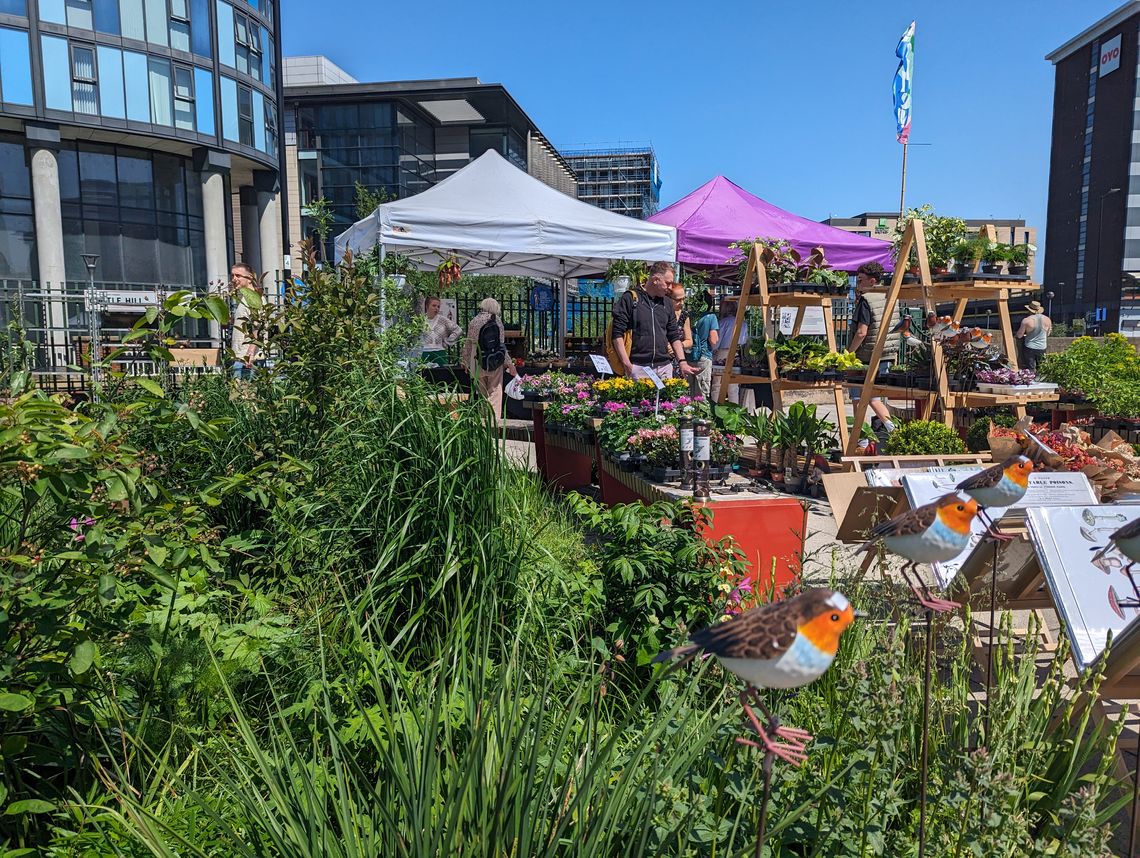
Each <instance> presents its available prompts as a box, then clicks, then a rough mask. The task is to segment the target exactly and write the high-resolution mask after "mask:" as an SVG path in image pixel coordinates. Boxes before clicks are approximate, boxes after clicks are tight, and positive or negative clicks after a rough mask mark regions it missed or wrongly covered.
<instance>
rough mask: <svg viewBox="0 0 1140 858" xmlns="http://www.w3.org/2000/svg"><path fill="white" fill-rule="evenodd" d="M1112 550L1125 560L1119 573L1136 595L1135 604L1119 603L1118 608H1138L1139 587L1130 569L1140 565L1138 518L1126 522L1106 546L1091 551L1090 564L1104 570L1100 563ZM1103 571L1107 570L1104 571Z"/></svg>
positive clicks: (1139, 525)
mask: <svg viewBox="0 0 1140 858" xmlns="http://www.w3.org/2000/svg"><path fill="white" fill-rule="evenodd" d="M1112 548H1116V550H1117V551H1119V552H1120V553H1121V554H1122V555H1124V557H1125V558H1127V560H1128V563H1127V565H1125V566H1122V567H1121V570H1120V571H1121V572H1123V573H1124V574H1125V575H1127V576H1128V580H1129V581H1130V582H1131V583H1132V591H1133V592H1134V593H1135V594H1136V601H1135V602H1128V603H1126V602H1124V601H1119V602H1117V604H1119V606H1120V607H1127V608H1140V587H1137V585H1136V579H1135V578H1134V577H1132V567H1133V566H1134V565H1136V564H1137V563H1140V518H1137V519H1136V520H1135V521H1130V522H1128V524H1126V525H1124V527H1122V528H1120V529H1119V530H1117V531H1116V532H1115V533H1113V534H1112V535H1111V536H1109V537H1108V545H1105V546H1103V547H1101V548H1094V549H1092V550H1093V551H1096V554H1095V555H1093V559H1092V562H1093V563H1094V564H1096V565H1098V566H1099V567H1100V568H1102V569H1104V568H1105V566H1104V564H1103V562H1102V561H1104V559H1105V556H1106V555H1107V554H1108V552H1109V551H1110V550H1111V549H1112ZM1105 571H1108V570H1107V569H1106V570H1105ZM1110 590H1111V588H1110ZM1112 593H1113V595H1115V591H1112ZM1114 601H1115V600H1114ZM1114 607H1115V606H1114ZM1116 613H1117V614H1120V611H1119V610H1118V609H1117V610H1116Z"/></svg>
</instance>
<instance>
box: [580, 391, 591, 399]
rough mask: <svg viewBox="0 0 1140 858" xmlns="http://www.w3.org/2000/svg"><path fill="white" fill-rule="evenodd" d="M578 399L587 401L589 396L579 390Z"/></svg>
mask: <svg viewBox="0 0 1140 858" xmlns="http://www.w3.org/2000/svg"><path fill="white" fill-rule="evenodd" d="M578 398H579V399H589V398H590V394H588V393H586V391H584V390H579V391H578Z"/></svg>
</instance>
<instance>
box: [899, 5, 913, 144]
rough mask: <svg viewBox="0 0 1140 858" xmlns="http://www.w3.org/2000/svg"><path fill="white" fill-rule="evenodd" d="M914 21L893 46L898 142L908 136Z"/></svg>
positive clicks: (904, 141) (905, 139) (905, 140)
mask: <svg viewBox="0 0 1140 858" xmlns="http://www.w3.org/2000/svg"><path fill="white" fill-rule="evenodd" d="M914 24H915V22H914V21H911V22H910V26H909V27H907V28H906V32H905V33H903V35H902V38H901V39H899V46H898V47H897V48H895V56H896V57H898V58H899V67H898V69H897V70H896V71H895V83H894V94H895V122H896V123H897V124H898V138H899V142H900V143H906V142H907V140H908V139H909V138H910V83H911V76H912V75H913V74H914Z"/></svg>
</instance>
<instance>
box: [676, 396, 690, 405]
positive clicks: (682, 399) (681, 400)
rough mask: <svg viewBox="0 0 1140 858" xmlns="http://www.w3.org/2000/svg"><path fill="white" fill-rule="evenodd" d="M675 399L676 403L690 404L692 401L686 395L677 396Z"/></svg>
mask: <svg viewBox="0 0 1140 858" xmlns="http://www.w3.org/2000/svg"><path fill="white" fill-rule="evenodd" d="M676 401H677V404H678V405H691V404H692V402H693V400H692V399H691V398H690V397H688V396H678V397H677V400H676Z"/></svg>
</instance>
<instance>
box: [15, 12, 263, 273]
mask: <svg viewBox="0 0 1140 858" xmlns="http://www.w3.org/2000/svg"><path fill="white" fill-rule="evenodd" d="M277 16H278V9H277V0H252V2H248V3H247V2H244V0H233V2H229V0H0V280H27V281H36V282H38V283H39V284H41V288H44V289H51V288H54V287H56V286H58V285H59V284H62V283H65V282H68V281H86V279H87V276H88V272H87V269H86V267H85V265H84V262H83V254H98V256H99V261H98V263H97V266H96V270H95V278H96V280H97V281H99V282H102V283H105V284H126V285H131V284H134V285H138V284H155V285H159V286H163V287H193V288H199V289H205V288H206V286H207V284H208V283H209V282H211V281H216V280H220V279H225V278H226V277H227V275H228V270H229V266H230V264H231V263H232V262H233V261H235V260H236V259H244V260H245V261H247V262H250V263H251V264H253V265H254V266H255V267H257V268H258V269H259V270H278V269H280V268H281V267H282V257H283V249H282V248H283V244H282V238H283V236H282V228H281V217H280V208H279V206H278V195H279V182H278V164H279V146H280V143H281V139H280V130H279V129H280V114H279V97H278V93H279V88H278V85H277V80H278V65H279V63H280V45H279V39H278V35H277V26H276V25H277Z"/></svg>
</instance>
